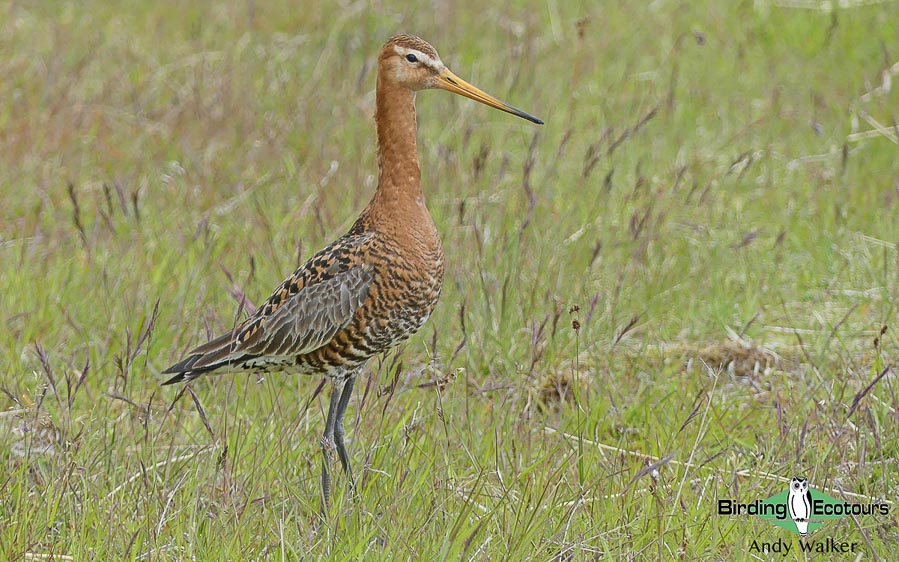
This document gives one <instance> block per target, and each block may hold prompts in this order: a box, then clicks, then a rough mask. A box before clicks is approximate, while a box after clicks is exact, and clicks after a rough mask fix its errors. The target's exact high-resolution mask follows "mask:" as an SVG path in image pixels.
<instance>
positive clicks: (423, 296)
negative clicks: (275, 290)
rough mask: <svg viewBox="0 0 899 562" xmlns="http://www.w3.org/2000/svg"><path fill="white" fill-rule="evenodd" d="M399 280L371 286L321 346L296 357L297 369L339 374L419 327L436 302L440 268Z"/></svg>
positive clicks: (398, 342) (441, 280)
mask: <svg viewBox="0 0 899 562" xmlns="http://www.w3.org/2000/svg"><path fill="white" fill-rule="evenodd" d="M403 281H404V282H403V283H402V284H400V283H395V282H393V280H390V281H387V282H385V283H384V284H382V285H381V286H379V287H378V288H373V289H372V291H371V292H370V294H369V299H368V300H367V301H366V302H365V303H364V304H363V306H362V307H361V308H360V309H359V310H358V311H357V312H356V315H355V317H354V318H353V321H352V322H350V324H349V325H348V326H346V327H345V328H343V329H342V330H340V331H339V332H338V333H337V334H335V336H334V337H333V338H332V339H331V341H329V342H328V343H327V344H325V345H324V346H322V347H321V348H319V349H317V350H315V351H313V352H311V353H308V354H305V355H301V356H299V357H297V358H296V364H297V366H298V369H299V370H300V371H301V372H320V373H322V374H325V375H328V376H343V373H347V372H350V371H353V370H355V369H357V368H359V367H361V366H362V365H364V364H365V362H366V361H368V359H370V358H371V357H373V356H375V355H378V354H381V353H384V352H386V351H388V350H390V349H391V348H393V347H395V346H397V345H399V344H400V343H402V342H404V341H406V340H407V339H409V338H410V337H411V336H412V335H413V334H415V332H417V331H418V330H419V329H421V327H422V326H423V325H424V324H425V322H426V321H427V319H428V317H430V315H431V313H432V312H433V311H434V308H435V307H436V306H437V301H438V299H439V297H440V290H441V287H442V282H443V276H442V270H437V271H435V272H434V274H432V273H431V272H427V274H426V275H422V276H421V277H415V278H412V279H410V278H408V277H407V278H406V279H404V280H403ZM391 289H394V290H391Z"/></svg>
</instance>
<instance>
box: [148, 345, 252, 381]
mask: <svg viewBox="0 0 899 562" xmlns="http://www.w3.org/2000/svg"><path fill="white" fill-rule="evenodd" d="M234 346H235V341H234V332H228V333H227V334H223V335H221V336H219V337H217V338H215V339H213V340H211V341H209V342H207V343H204V344H203V345H201V346H199V347H197V348H194V349H192V350H191V351H190V352H189V353H188V354H187V357H185V358H184V359H182V360H181V361H179V362H177V363H175V364H174V365H172V366H171V367H169V368H168V369H166V370H165V371H163V372H162V373H163V374H166V375H167V374H174V375H175V376H173V377H172V378H170V379H168V380H167V381H165V382H164V383H162V384H163V385H168V384H175V383H179V382H189V381H192V380H193V379H195V378H197V377H199V376H200V375H203V374H206V373H211V372H213V371H217V372H219V373H225V372H228V371H230V370H232V369H233V368H234V367H235V365H236V364H238V363H240V362H242V361H244V360H246V359H249V358H251V357H253V356H248V355H246V354H243V353H239V352H238V353H236V352H235V351H234Z"/></svg>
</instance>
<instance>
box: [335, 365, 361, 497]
mask: <svg viewBox="0 0 899 562" xmlns="http://www.w3.org/2000/svg"><path fill="white" fill-rule="evenodd" d="M355 382H356V375H355V374H353V375H351V376H350V377H349V378H347V379H346V382H345V383H344V385H343V391H342V392H341V393H340V402H339V403H338V404H337V420H336V424H337V425H336V426H335V427H334V445H335V446H336V447H337V456H338V457H340V464H341V465H343V472H344V474H346V476H347V480H349V482H350V490H352V489H353V469H352V468H350V457H349V455H348V454H347V450H346V445H345V444H344V441H343V436H344V431H343V416H344V414H346V408H347V405H348V404H349V403H350V397H351V396H352V394H353V384H354V383H355Z"/></svg>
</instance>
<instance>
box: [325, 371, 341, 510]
mask: <svg viewBox="0 0 899 562" xmlns="http://www.w3.org/2000/svg"><path fill="white" fill-rule="evenodd" d="M343 387H344V381H341V380H334V382H333V384H332V387H331V403H330V405H329V406H328V418H327V419H326V420H325V434H324V435H323V436H322V513H326V512H327V511H328V507H330V505H331V504H330V501H331V497H330V496H331V474H330V473H329V472H328V468H329V467H330V465H331V453H333V452H334V449H335V446H336V443H335V440H334V426H335V422H336V420H337V411H338V410H339V409H340V408H339V405H340V398H341V391H342V390H343Z"/></svg>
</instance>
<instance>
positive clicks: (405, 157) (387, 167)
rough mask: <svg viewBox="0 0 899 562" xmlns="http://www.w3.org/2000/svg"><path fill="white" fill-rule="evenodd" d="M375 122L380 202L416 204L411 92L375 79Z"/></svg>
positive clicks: (418, 197)
mask: <svg viewBox="0 0 899 562" xmlns="http://www.w3.org/2000/svg"><path fill="white" fill-rule="evenodd" d="M375 122H376V123H377V126H378V171H379V176H378V192H379V194H380V195H381V198H382V199H383V201H382V202H383V203H399V202H413V201H414V202H418V201H420V200H421V195H422V194H421V168H420V167H419V164H418V146H417V145H416V142H415V135H416V129H417V127H416V122H415V92H413V91H412V90H409V89H407V88H403V87H401V86H397V85H391V84H388V83H386V82H385V81H384V80H383V79H382V78H381V77H380V76H379V77H378V90H377V108H376V110H375ZM400 200H401V201H400Z"/></svg>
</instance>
